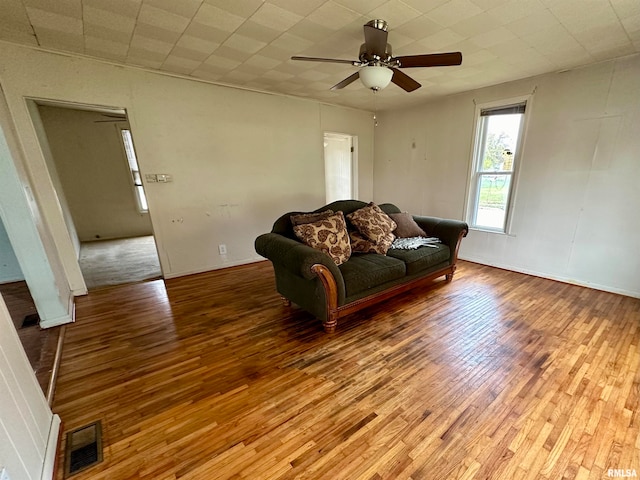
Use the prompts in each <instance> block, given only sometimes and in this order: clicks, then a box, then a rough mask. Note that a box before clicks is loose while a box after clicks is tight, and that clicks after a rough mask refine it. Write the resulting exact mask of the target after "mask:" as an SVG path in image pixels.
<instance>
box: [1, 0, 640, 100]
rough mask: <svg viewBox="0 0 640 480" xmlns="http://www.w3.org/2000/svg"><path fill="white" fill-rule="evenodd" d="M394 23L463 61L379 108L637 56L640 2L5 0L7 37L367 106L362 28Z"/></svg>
mask: <svg viewBox="0 0 640 480" xmlns="http://www.w3.org/2000/svg"><path fill="white" fill-rule="evenodd" d="M374 18H380V19H383V20H386V21H387V22H388V23H389V43H390V44H391V45H392V46H393V54H394V55H414V54H422V53H437V52H448V51H461V52H462V54H463V62H462V65H461V66H458V67H433V68H411V69H406V70H404V72H405V73H407V74H409V75H410V76H412V77H413V78H415V79H416V80H418V81H419V82H420V83H422V88H420V89H418V90H416V91H414V92H412V93H406V92H404V91H403V90H401V89H400V88H399V87H397V86H395V85H393V84H391V85H390V86H389V87H387V88H386V89H385V90H383V91H381V92H379V93H378V94H376V96H375V97H376V98H375V108H377V109H385V108H389V107H392V106H405V105H410V104H415V103H419V102H421V101H424V100H426V99H428V98H432V97H434V96H441V95H447V94H452V93H456V92H461V91H465V90H471V89H474V88H478V87H482V86H486V85H493V84H497V83H502V82H505V81H509V80H514V79H518V78H524V77H529V76H532V75H537V74H541V73H546V72H551V71H557V70H562V69H566V68H570V67H574V66H578V65H584V64H589V63H593V62H596V61H601V60H605V59H609V58H615V57H620V56H624V55H629V54H634V53H638V52H640V0H402V1H401V0H328V1H326V0H267V1H265V0H0V39H1V40H6V41H9V42H14V43H21V44H26V45H32V46H36V47H42V48H45V49H50V50H62V51H66V52H74V53H78V54H82V55H88V56H92V57H99V58H103V59H107V60H109V61H112V62H116V63H124V64H128V65H137V66H141V67H145V68H149V69H157V70H163V71H167V72H172V73H177V74H181V75H187V76H191V77H196V78H200V79H204V80H209V81H213V82H216V83H223V84H232V85H238V86H242V87H247V88H251V89H257V90H262V91H273V92H281V93H285V94H289V95H296V96H301V97H310V98H316V99H318V100H322V101H326V102H329V103H335V104H340V105H347V106H352V107H358V108H364V109H368V110H371V109H373V108H374V99H373V96H374V95H373V93H372V92H371V91H369V90H366V89H365V87H364V86H362V84H361V83H360V82H354V83H352V84H351V85H349V86H348V87H346V88H344V89H343V90H339V91H335V92H332V91H330V90H329V89H330V87H331V86H332V85H334V84H336V83H338V82H339V81H341V80H342V79H344V78H345V77H347V76H349V75H350V74H351V73H353V72H354V71H355V70H356V67H352V66H350V65H345V64H329V63H310V62H295V61H291V60H290V59H289V58H290V57H291V56H292V55H302V56H319V57H332V58H343V59H357V56H358V51H359V47H360V44H361V43H363V41H364V39H363V31H362V26H363V25H364V24H365V23H366V22H367V21H369V20H371V19H374Z"/></svg>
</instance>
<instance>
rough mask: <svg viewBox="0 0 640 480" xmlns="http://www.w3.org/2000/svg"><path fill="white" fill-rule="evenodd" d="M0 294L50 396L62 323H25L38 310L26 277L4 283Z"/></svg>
mask: <svg viewBox="0 0 640 480" xmlns="http://www.w3.org/2000/svg"><path fill="white" fill-rule="evenodd" d="M0 294H2V298H3V299H4V301H5V303H6V305H7V310H9V314H10V315H11V319H12V320H13V324H14V326H15V327H16V331H17V332H18V337H19V338H20V343H21V344H22V348H23V349H24V351H25V353H26V354H27V358H28V359H29V363H30V364H31V368H33V372H34V373H35V374H36V378H37V379H38V384H39V385H40V388H41V389H42V392H43V393H44V395H45V396H47V397H48V395H49V390H50V388H52V385H51V382H52V381H53V380H54V378H53V376H54V372H53V370H54V368H55V365H54V364H55V356H56V347H57V345H58V338H59V336H60V335H61V334H62V329H61V327H53V328H47V329H42V328H40V326H39V325H32V326H29V327H22V324H23V322H24V319H25V317H26V316H27V315H33V314H36V315H37V313H38V312H37V310H36V306H35V304H34V303H33V298H31V293H30V292H29V287H27V283H26V282H25V281H19V282H11V283H2V284H0Z"/></svg>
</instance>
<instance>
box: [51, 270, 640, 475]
mask: <svg viewBox="0 0 640 480" xmlns="http://www.w3.org/2000/svg"><path fill="white" fill-rule="evenodd" d="M76 308H77V312H76V313H77V315H76V317H77V323H76V324H74V325H72V326H69V327H68V328H67V332H66V337H65V345H64V350H63V358H62V365H61V369H60V374H59V379H58V387H57V392H56V396H55V404H54V411H55V412H56V413H59V414H60V416H61V417H62V420H63V422H64V424H65V427H66V429H67V430H72V429H74V428H77V427H79V426H82V425H85V424H87V423H89V422H92V421H95V420H102V428H103V435H104V439H103V440H104V445H105V448H104V461H103V462H102V463H100V464H98V465H96V466H95V467H92V468H90V469H89V470H87V471H86V472H83V473H80V474H78V475H77V476H75V477H74V478H75V479H107V478H108V479H112V480H113V479H116V480H117V479H132V478H144V479H175V478H181V479H241V478H247V479H292V478H301V479H409V478H410V479H413V480H417V479H434V480H441V479H448V478H451V479H454V478H455V479H486V478H492V479H505V480H507V479H508V480H512V479H565V478H566V479H602V478H610V477H609V476H608V475H609V473H610V472H608V470H609V469H624V470H627V469H629V470H632V469H635V472H640V436H639V433H640V416H639V412H640V404H639V403H640V387H639V385H640V373H639V372H640V368H639V367H640V348H639V341H640V329H639V326H640V300H639V299H633V298H629V297H623V296H619V295H613V294H609V293H604V292H599V291H595V290H589V289H586V288H581V287H577V286H571V285H566V284H562V283H558V282H553V281H550V280H545V279H540V278H535V277H529V276H526V275H521V274H517V273H513V272H508V271H504V270H499V269H494V268H490V267H484V266H481V265H477V264H473V263H468V262H460V266H459V269H458V273H457V274H456V278H454V280H453V282H452V283H451V284H445V283H444V282H439V283H438V284H437V285H435V286H434V287H433V288H431V289H426V290H421V291H414V292H410V293H408V294H405V295H403V296H401V297H397V298H395V299H393V300H391V301H388V302H386V303H384V304H383V305H379V306H377V307H373V308H371V309H368V310H364V311H362V312H359V313H357V314H355V315H353V316H352V317H351V318H350V319H345V320H344V321H342V322H341V323H340V324H339V325H338V329H337V332H336V333H335V334H333V335H327V334H325V333H324V332H323V331H322V326H321V324H320V322H319V321H315V320H313V319H312V318H311V317H310V316H309V315H308V314H306V313H305V312H302V311H301V310H299V309H297V308H296V307H295V306H294V307H290V308H287V307H284V306H283V305H282V304H281V301H280V298H279V296H278V295H277V294H276V292H275V290H274V280H273V274H272V270H271V266H270V264H269V263H266V262H264V263H258V264H252V265H249V266H244V267H238V268H233V269H229V270H223V271H217V272H211V273H206V274H201V275H194V276H190V277H183V278H179V279H174V280H168V281H167V288H166V290H165V288H164V284H163V282H162V281H154V282H147V283H140V284H135V285H127V286H125V287H114V288H109V289H104V290H99V291H96V292H92V293H90V294H89V295H88V296H87V297H84V298H79V299H78V302H77V307H76ZM63 454H64V452H60V455H61V457H60V458H63V457H62V455H63ZM61 466H62V463H61ZM614 473H615V472H614ZM638 474H640V473H638ZM58 478H62V469H60V470H59V472H58Z"/></svg>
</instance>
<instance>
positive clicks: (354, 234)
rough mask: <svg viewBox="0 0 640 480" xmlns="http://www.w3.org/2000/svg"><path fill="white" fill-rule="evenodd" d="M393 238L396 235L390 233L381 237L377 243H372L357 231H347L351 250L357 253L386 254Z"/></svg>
mask: <svg viewBox="0 0 640 480" xmlns="http://www.w3.org/2000/svg"><path fill="white" fill-rule="evenodd" d="M395 238H396V237H395V236H394V235H393V234H392V233H390V234H388V235H386V236H384V237H382V239H381V240H380V241H379V242H378V243H373V242H372V241H371V240H367V239H366V238H364V237H363V236H362V235H361V234H360V233H359V232H358V231H356V230H351V231H349V240H351V251H352V252H357V253H379V254H381V255H386V254H387V251H388V250H389V248H391V244H392V243H393V241H394V240H395Z"/></svg>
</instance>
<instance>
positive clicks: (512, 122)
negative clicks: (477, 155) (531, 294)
mask: <svg viewBox="0 0 640 480" xmlns="http://www.w3.org/2000/svg"><path fill="white" fill-rule="evenodd" d="M482 119H483V122H485V123H484V127H485V128H486V133H487V136H486V143H485V145H484V150H483V152H484V155H483V159H482V164H481V165H479V168H480V171H481V172H498V171H507V172H510V171H512V170H513V156H514V155H515V152H516V147H517V144H518V132H519V130H520V121H521V119H522V114H520V113H516V114H510V115H489V116H486V117H482Z"/></svg>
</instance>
